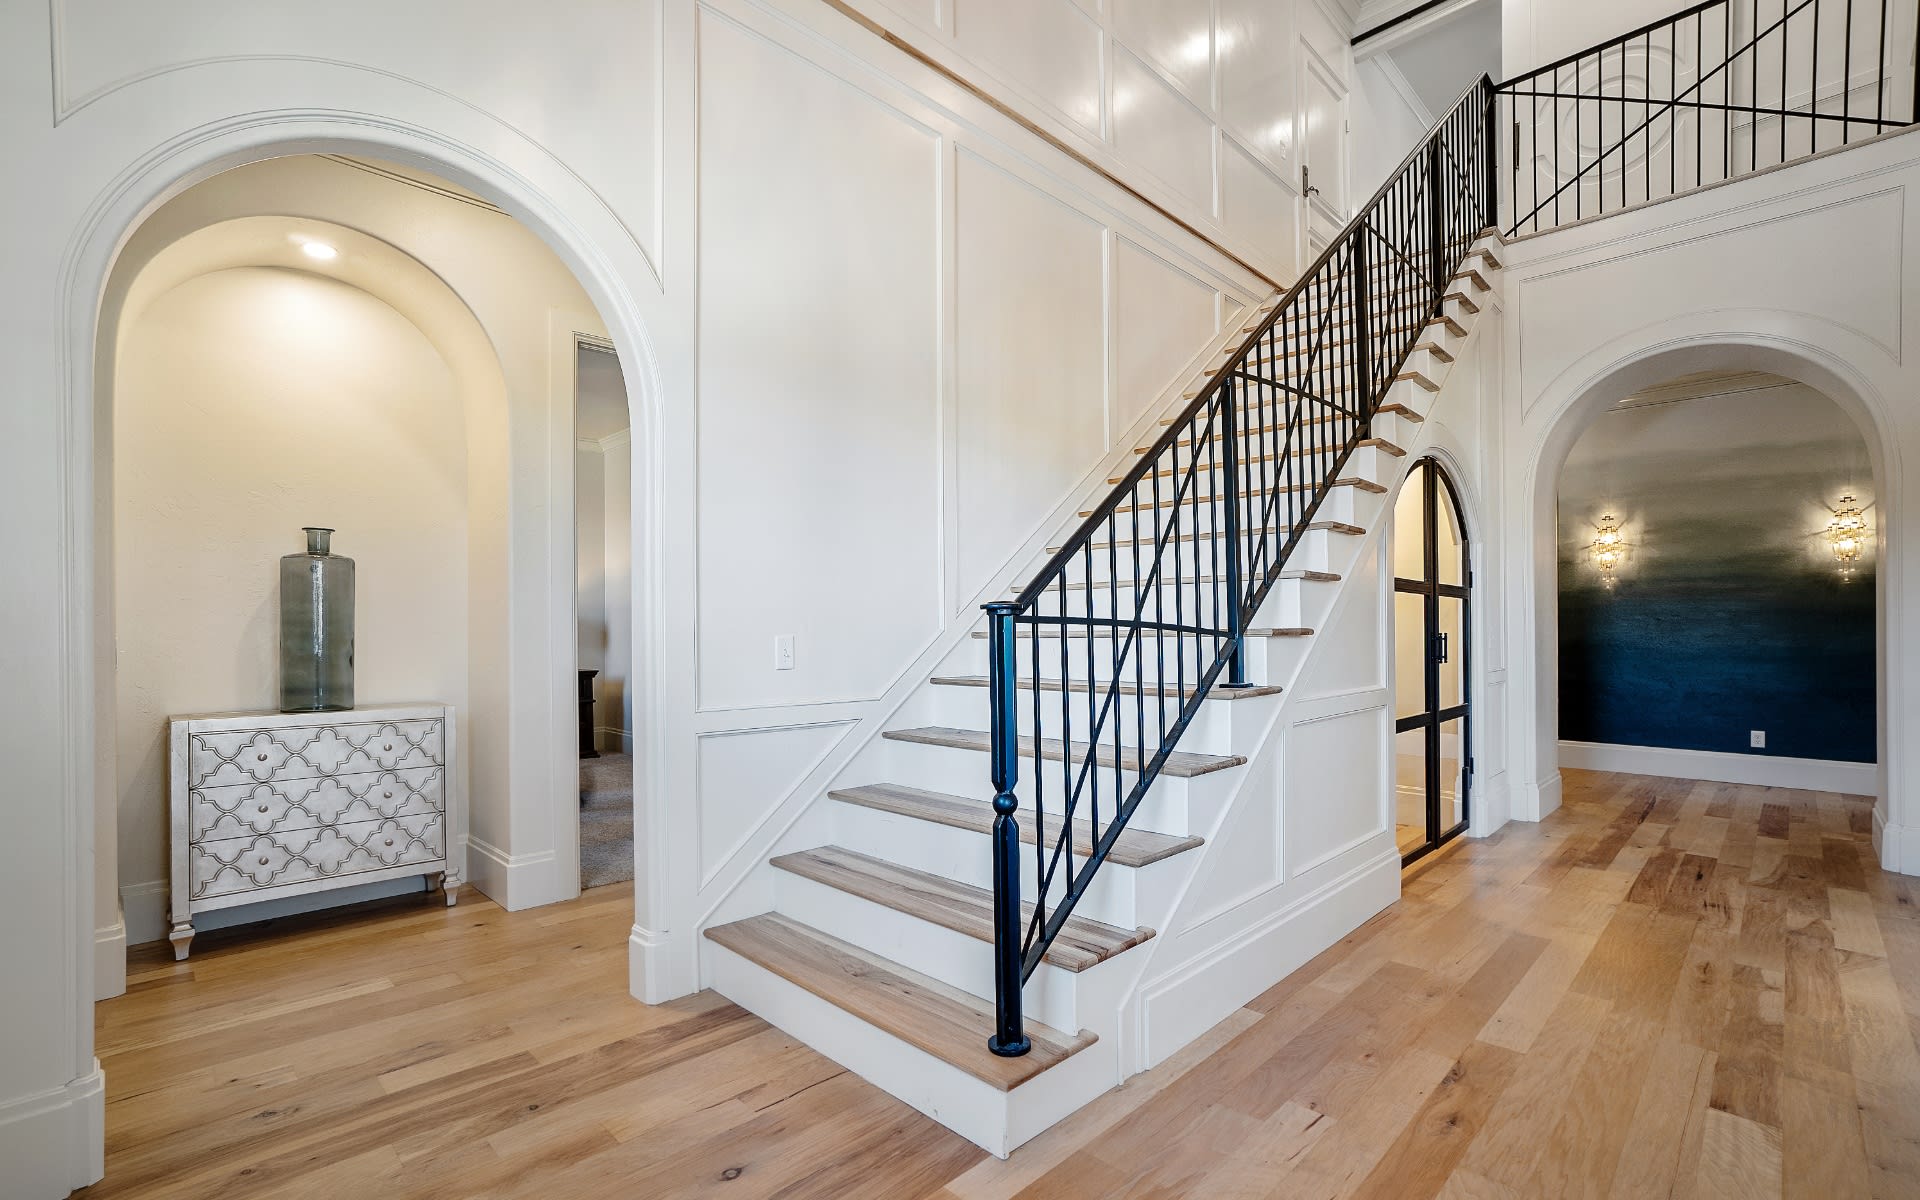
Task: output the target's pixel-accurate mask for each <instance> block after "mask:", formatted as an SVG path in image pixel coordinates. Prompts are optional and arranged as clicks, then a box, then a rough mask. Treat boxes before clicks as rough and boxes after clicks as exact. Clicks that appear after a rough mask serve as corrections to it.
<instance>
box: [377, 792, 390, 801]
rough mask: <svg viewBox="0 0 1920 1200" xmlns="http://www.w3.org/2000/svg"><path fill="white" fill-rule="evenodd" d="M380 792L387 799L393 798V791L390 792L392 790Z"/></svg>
mask: <svg viewBox="0 0 1920 1200" xmlns="http://www.w3.org/2000/svg"><path fill="white" fill-rule="evenodd" d="M380 794H381V795H383V796H385V797H386V798H387V799H389V800H391V799H393V793H392V792H382V793H380Z"/></svg>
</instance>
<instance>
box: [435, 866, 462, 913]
mask: <svg viewBox="0 0 1920 1200" xmlns="http://www.w3.org/2000/svg"><path fill="white" fill-rule="evenodd" d="M440 890H441V891H442V892H444V893H446V897H447V907H448V908H452V907H453V906H454V905H455V904H456V903H458V902H459V899H460V878H459V876H457V875H455V874H454V873H453V872H452V871H442V872H440Z"/></svg>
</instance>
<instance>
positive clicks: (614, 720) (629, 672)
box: [594, 430, 634, 753]
mask: <svg viewBox="0 0 1920 1200" xmlns="http://www.w3.org/2000/svg"><path fill="white" fill-rule="evenodd" d="M602 447H603V448H602V450H601V452H600V457H601V493H600V496H601V499H600V506H601V514H602V521H603V526H604V527H603V529H602V531H601V540H600V554H601V560H602V561H603V562H604V563H605V564H606V604H607V644H606V654H605V656H604V662H605V664H606V665H605V666H604V667H603V668H602V670H601V673H600V677H599V678H598V679H596V680H594V695H595V697H596V698H597V699H598V701H599V703H598V704H597V705H596V706H595V713H594V716H595V720H596V721H597V722H598V725H597V726H596V736H597V737H598V738H599V739H600V748H601V749H602V750H624V751H627V752H628V753H632V751H633V742H634V728H633V438H632V435H631V433H629V432H628V431H625V430H623V431H621V432H619V433H616V434H612V435H609V436H608V437H606V438H605V439H603V441H602Z"/></svg>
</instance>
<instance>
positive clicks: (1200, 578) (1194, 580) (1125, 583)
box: [1007, 564, 1340, 594]
mask: <svg viewBox="0 0 1920 1200" xmlns="http://www.w3.org/2000/svg"><path fill="white" fill-rule="evenodd" d="M1123 565H1124V564H1123ZM1280 578H1282V579H1299V580H1306V581H1307V582H1310V583H1339V582H1340V577H1339V576H1338V575H1336V574H1334V573H1333V572H1332V571H1308V570H1305V569H1303V568H1299V567H1289V568H1287V569H1286V570H1284V571H1282V572H1280ZM1226 581H1227V577H1226V576H1224V575H1184V574H1182V575H1177V576H1176V574H1175V573H1174V572H1172V571H1167V572H1166V574H1165V576H1164V577H1163V578H1162V579H1161V580H1160V582H1159V583H1158V584H1157V585H1155V586H1158V587H1190V586H1197V585H1199V584H1215V583H1225V582H1226ZM1109 582H1111V583H1112V585H1113V586H1114V587H1116V588H1121V589H1126V588H1132V587H1135V586H1137V583H1138V581H1137V580H1135V579H1131V578H1128V579H1114V580H1112V581H1108V580H1105V579H1096V580H1094V581H1093V582H1092V583H1088V582H1086V581H1085V580H1073V579H1069V580H1067V582H1066V584H1065V589H1064V590H1066V591H1069V592H1084V591H1087V590H1088V589H1089V588H1092V589H1096V590H1097V589H1099V588H1103V587H1106V586H1107V585H1108V583H1109ZM1024 586H1025V585H1024V584H1022V585H1019V586H1015V587H1010V588H1008V589H1007V591H1008V592H1009V593H1013V594H1018V593H1019V592H1020V591H1021V590H1022V588H1023V587H1024ZM1047 590H1048V591H1053V590H1055V589H1054V588H1052V587H1051V586H1049V587H1048V589H1047Z"/></svg>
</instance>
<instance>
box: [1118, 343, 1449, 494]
mask: <svg viewBox="0 0 1920 1200" xmlns="http://www.w3.org/2000/svg"><path fill="white" fill-rule="evenodd" d="M1410 361H1430V362H1433V363H1436V364H1439V365H1440V366H1441V367H1442V368H1443V369H1444V368H1445V366H1446V364H1444V363H1440V362H1439V360H1438V359H1433V358H1430V357H1429V356H1428V355H1427V352H1426V351H1424V350H1423V351H1419V352H1418V353H1417V354H1416V356H1415V359H1413V360H1410ZM1423 373H1424V374H1427V376H1428V378H1430V379H1432V380H1433V381H1434V382H1436V383H1439V382H1442V381H1441V379H1440V377H1439V376H1437V375H1433V374H1432V373H1431V372H1423ZM1277 426H1278V427H1277V428H1275V429H1272V430H1269V429H1267V428H1265V426H1264V424H1262V425H1256V426H1254V427H1251V428H1247V429H1243V430H1241V431H1240V444H1241V446H1242V448H1243V449H1244V450H1245V452H1246V453H1248V454H1270V453H1273V452H1275V451H1276V450H1278V449H1279V448H1280V443H1281V441H1282V440H1283V439H1284V438H1285V437H1286V432H1287V430H1286V425H1285V423H1284V422H1279V423H1277ZM1418 428H1419V426H1418V423H1417V422H1413V421H1408V420H1407V419H1406V418H1404V417H1402V416H1400V414H1398V413H1391V412H1383V413H1376V414H1375V415H1374V418H1373V430H1372V433H1373V436H1374V437H1377V438H1382V439H1385V440H1386V441H1389V442H1392V443H1393V444H1394V445H1396V446H1404V445H1405V444H1406V439H1410V438H1412V437H1413V436H1414V435H1415V433H1416V431H1417V430H1418ZM1294 436H1295V439H1296V440H1295V444H1294V446H1293V448H1294V449H1299V448H1300V445H1301V444H1302V443H1301V440H1300V439H1303V438H1304V437H1305V436H1306V435H1305V434H1304V433H1302V432H1300V431H1298V430H1296V431H1295V434H1294ZM1219 441H1220V439H1219V438H1218V437H1214V438H1212V439H1209V442H1208V443H1207V444H1218V443H1219ZM1187 453H1188V448H1187V447H1186V446H1182V447H1181V448H1180V456H1181V459H1182V461H1184V460H1185V459H1186V456H1187ZM1128 465H1129V466H1131V465H1132V464H1128Z"/></svg>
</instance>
